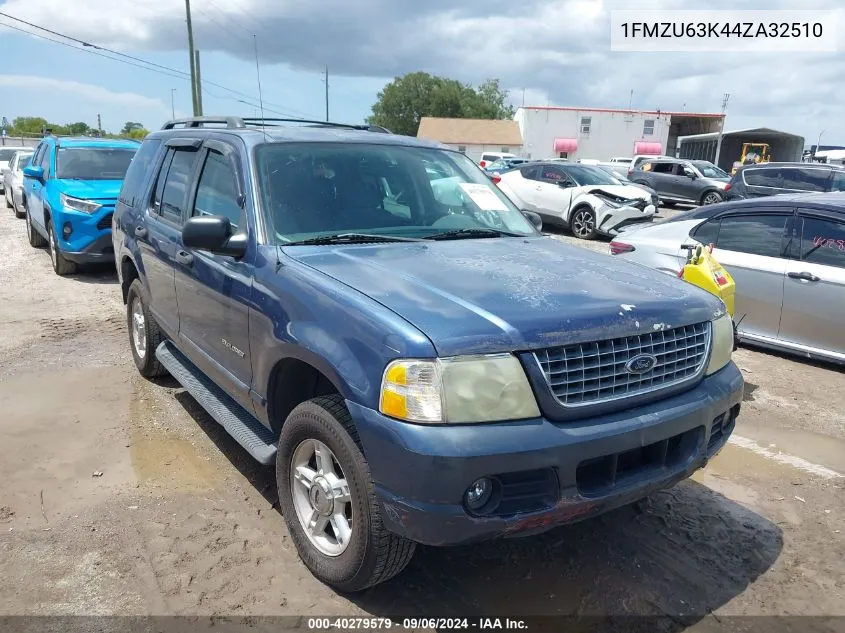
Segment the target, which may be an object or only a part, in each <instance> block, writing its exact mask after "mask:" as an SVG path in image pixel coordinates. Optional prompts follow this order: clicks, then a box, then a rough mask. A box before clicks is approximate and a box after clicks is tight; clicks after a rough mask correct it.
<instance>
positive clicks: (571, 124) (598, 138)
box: [514, 106, 725, 161]
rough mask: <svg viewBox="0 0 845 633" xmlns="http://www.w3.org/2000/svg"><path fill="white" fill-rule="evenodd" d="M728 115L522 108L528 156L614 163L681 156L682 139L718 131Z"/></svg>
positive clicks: (519, 120)
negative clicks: (624, 158)
mask: <svg viewBox="0 0 845 633" xmlns="http://www.w3.org/2000/svg"><path fill="white" fill-rule="evenodd" d="M724 116H725V115H724V114H701V113H692V112H661V111H659V110H653V111H652V110H649V111H642V110H612V109H608V108H562V107H552V106H548V107H543V106H532V107H522V108H519V109H517V111H516V115H515V116H514V119H515V120H516V122H517V123H518V124H519V129H520V131H521V133H522V156H524V157H526V158H533V159H543V158H551V157H558V158H568V159H569V160H577V159H579V158H588V159H590V158H591V159H598V160H603V161H604V160H608V159H610V158H612V157H614V156H633V155H635V154H654V155H657V154H666V155H669V156H674V155H675V149H676V145H677V141H678V137H680V136H685V135H690V134H703V133H707V132H718V131H719V127H720V124H721V122H722V120H723V119H724Z"/></svg>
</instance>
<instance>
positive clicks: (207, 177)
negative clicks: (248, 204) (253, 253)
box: [191, 150, 246, 231]
mask: <svg viewBox="0 0 845 633" xmlns="http://www.w3.org/2000/svg"><path fill="white" fill-rule="evenodd" d="M238 195H239V194H238V179H237V175H236V174H235V170H234V167H233V165H232V163H231V162H230V161H229V160H228V159H227V158H226V157H225V156H223V155H222V154H220V153H218V152H216V151H214V150H211V151H209V152H208V155H207V157H206V159H205V165H203V167H202V174H201V175H200V181H199V186H198V188H197V197H196V201H195V202H194V208H193V211H192V212H191V215H193V216H198V215H222V216H224V217H227V218H229V222H231V224H232V229H233V230H234V231H237V230H238V228H239V227H240V228H245V227H246V222H245V221H244V220H246V216H245V215H244V211H243V209H241V207H240V205H239V204H238Z"/></svg>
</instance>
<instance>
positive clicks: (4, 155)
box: [0, 149, 20, 162]
mask: <svg viewBox="0 0 845 633" xmlns="http://www.w3.org/2000/svg"><path fill="white" fill-rule="evenodd" d="M17 151H20V150H16V149H0V160H5V161H6V162H9V161H10V160H12V156H14V155H15V152H17Z"/></svg>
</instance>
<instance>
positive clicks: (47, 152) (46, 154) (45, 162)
mask: <svg viewBox="0 0 845 633" xmlns="http://www.w3.org/2000/svg"><path fill="white" fill-rule="evenodd" d="M52 155H53V148H52V147H50V146H49V145H46V144H45V145H44V150H43V151H42V152H41V158H40V160H39V161H38V164H39V165H40V166H41V167H43V168H44V178H45V179H47V178H49V177H50V157H51V156H52Z"/></svg>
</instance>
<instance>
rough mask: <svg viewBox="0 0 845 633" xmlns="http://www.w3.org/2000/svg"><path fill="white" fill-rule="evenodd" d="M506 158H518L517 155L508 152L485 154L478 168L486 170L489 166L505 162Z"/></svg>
mask: <svg viewBox="0 0 845 633" xmlns="http://www.w3.org/2000/svg"><path fill="white" fill-rule="evenodd" d="M505 158H517V155H516V154H510V153H508V152H484V153H483V154H482V155H481V160H480V161H479V162H478V166H479V167H481V168H482V169H484V168H485V167H487V165H488V164H490V163H495V162H496V161H497V160H504V159H505Z"/></svg>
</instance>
